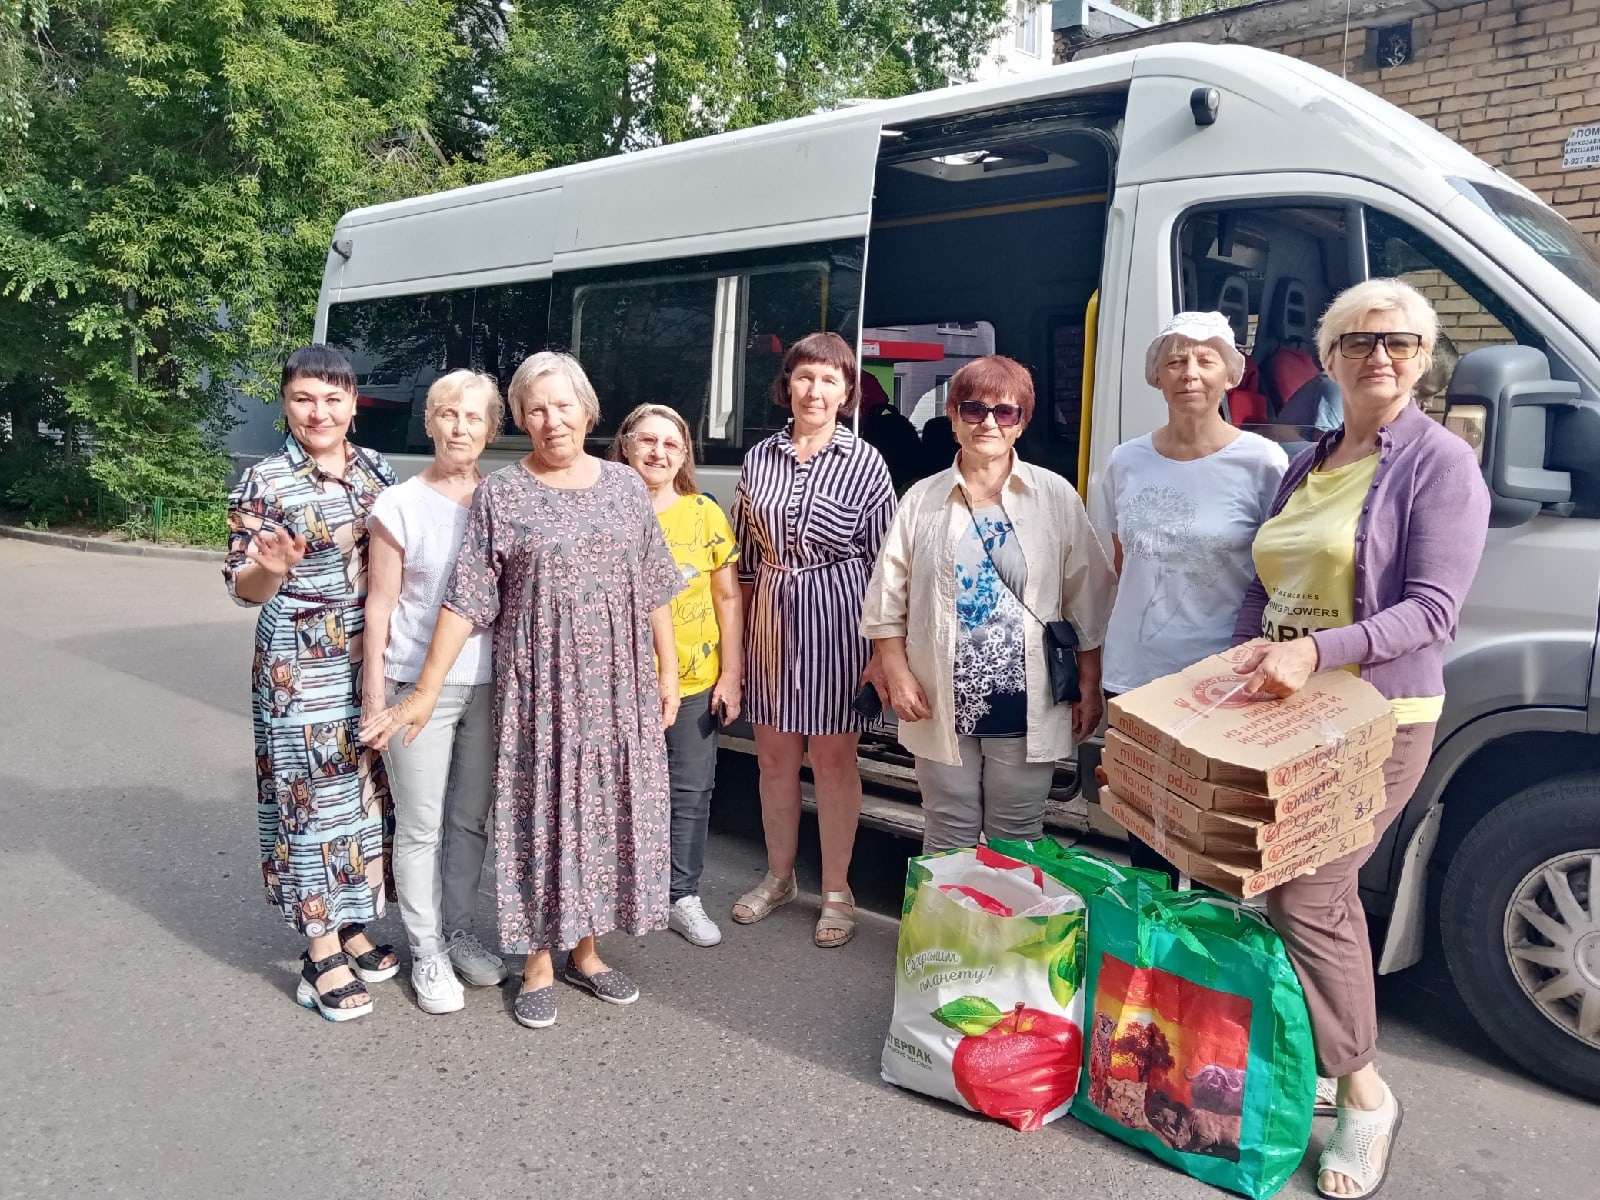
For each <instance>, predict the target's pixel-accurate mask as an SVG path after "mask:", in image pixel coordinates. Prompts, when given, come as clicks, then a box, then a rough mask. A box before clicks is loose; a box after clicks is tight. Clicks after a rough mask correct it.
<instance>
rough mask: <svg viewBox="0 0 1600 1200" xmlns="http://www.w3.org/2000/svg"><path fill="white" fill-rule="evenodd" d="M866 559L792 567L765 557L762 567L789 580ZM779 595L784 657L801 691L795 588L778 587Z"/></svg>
mask: <svg viewBox="0 0 1600 1200" xmlns="http://www.w3.org/2000/svg"><path fill="white" fill-rule="evenodd" d="M865 561H866V560H865V559H862V558H858V557H853V558H834V559H829V560H828V561H827V562H820V563H810V564H807V565H805V566H799V567H791V566H789V565H788V564H787V563H780V562H773V561H771V560H767V559H763V560H762V562H761V568H762V569H771V570H772V571H774V572H776V573H777V576H778V578H779V579H782V580H784V581H785V582H787V581H788V580H792V579H794V578H795V577H796V576H798V575H809V574H810V573H811V572H813V571H825V570H828V569H830V568H832V567H843V566H847V565H849V564H850V563H857V562H859V563H864V562H865ZM778 596H779V603H780V604H781V605H782V606H783V607H782V612H783V628H782V629H781V630H780V633H779V636H780V637H781V638H782V639H783V653H782V657H783V658H784V660H785V661H786V665H787V668H788V671H789V675H790V677H791V678H792V679H793V680H794V690H795V691H796V692H801V691H804V690H805V689H804V687H803V686H802V683H801V679H800V654H799V647H798V646H797V645H796V644H795V637H794V625H795V611H794V589H793V588H789V587H785V588H780V589H778Z"/></svg>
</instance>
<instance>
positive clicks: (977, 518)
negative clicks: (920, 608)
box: [954, 505, 1031, 737]
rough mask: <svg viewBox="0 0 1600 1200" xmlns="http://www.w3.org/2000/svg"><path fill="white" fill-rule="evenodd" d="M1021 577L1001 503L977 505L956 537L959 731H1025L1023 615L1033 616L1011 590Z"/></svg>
mask: <svg viewBox="0 0 1600 1200" xmlns="http://www.w3.org/2000/svg"><path fill="white" fill-rule="evenodd" d="M980 530H981V531H982V532H981V534H980V532H979V531H980ZM980 537H981V540H980ZM985 545H987V547H988V553H987V554H985V553H984V547H985ZM991 560H992V561H991ZM996 568H998V570H996ZM1027 583H1028V560H1027V559H1026V558H1024V557H1023V554H1022V547H1021V546H1019V545H1018V544H1017V539H1016V537H1015V536H1014V535H1013V532H1012V528H1011V522H1010V521H1009V520H1008V519H1007V517H1006V513H1005V510H1004V509H1003V508H1001V507H1000V506H999V505H994V506H993V507H990V508H980V509H977V510H976V511H975V512H974V513H973V514H972V521H970V522H969V523H968V528H967V533H966V536H965V537H963V538H961V539H960V540H959V541H958V542H957V543H956V662H955V673H954V674H955V691H956V696H955V699H956V710H955V715H956V732H957V733H959V734H960V735H961V736H962V737H1022V736H1023V735H1025V734H1026V733H1027V731H1028V673H1027V656H1028V650H1027V642H1026V640H1025V635H1026V632H1027V626H1026V624H1025V622H1026V621H1028V620H1030V619H1031V618H1029V616H1028V614H1027V613H1025V612H1024V611H1023V609H1022V604H1021V602H1020V601H1018V599H1017V597H1016V596H1015V595H1013V594H1012V593H1013V592H1017V593H1021V592H1022V591H1023V590H1024V589H1025V588H1026V587H1027ZM1007 584H1010V587H1007V586H1006V585H1007Z"/></svg>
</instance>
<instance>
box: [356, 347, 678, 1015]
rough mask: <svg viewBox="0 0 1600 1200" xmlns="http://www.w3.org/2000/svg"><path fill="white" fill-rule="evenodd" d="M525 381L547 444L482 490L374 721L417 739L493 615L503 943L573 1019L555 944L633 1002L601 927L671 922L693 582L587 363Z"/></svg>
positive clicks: (532, 424)
mask: <svg viewBox="0 0 1600 1200" xmlns="http://www.w3.org/2000/svg"><path fill="white" fill-rule="evenodd" d="M508 392H509V400H510V404H511V412H512V415H513V418H514V419H515V420H516V422H517V424H518V425H519V426H521V427H522V428H523V429H525V430H527V432H528V437H529V440H530V441H531V442H532V444H533V450H532V452H531V453H530V454H528V455H527V457H525V458H524V459H522V460H521V461H520V462H518V463H515V464H513V465H512V466H509V467H505V468H502V469H501V470H499V471H496V472H494V473H493V474H492V475H490V476H489V477H488V478H487V479H485V480H484V481H483V483H482V484H481V485H480V486H479V488H478V492H477V495H476V496H475V497H474V498H473V502H472V512H471V515H470V516H469V518H468V524H467V534H466V538H465V540H464V541H463V542H462V546H461V553H460V556H459V557H458V558H457V560H456V567H455V574H454V575H453V577H452V578H451V581H450V586H449V589H448V591H447V592H446V596H445V601H444V609H443V611H442V612H441V614H440V617H439V624H438V626H437V627H436V629H435V632H434V637H433V642H432V644H431V645H430V646H429V649H428V658H427V661H426V663H425V665H424V666H423V669H422V676H421V678H420V679H419V680H418V682H417V685H416V688H415V689H414V690H413V691H412V692H410V693H409V694H408V695H406V696H405V697H404V698H402V699H401V700H400V701H399V702H398V703H397V704H395V705H394V706H393V707H392V708H389V709H387V710H385V711H384V712H383V713H381V714H375V715H374V716H373V717H371V718H370V719H369V720H368V721H367V722H366V723H364V724H363V726H362V730H363V733H364V734H367V735H370V737H371V738H372V741H370V742H369V743H368V744H369V745H382V744H385V743H386V741H387V739H388V738H389V737H390V736H392V735H393V734H394V733H396V732H398V731H400V730H402V729H404V730H407V735H406V736H407V737H408V738H409V737H411V736H414V731H416V730H420V729H421V728H423V726H425V725H426V724H427V721H428V718H429V716H430V714H431V712H432V709H433V703H434V699H435V698H436V697H437V695H438V691H439V686H440V684H441V683H442V681H443V679H444V676H445V673H446V672H447V671H448V670H449V668H450V665H451V664H452V663H453V662H454V661H455V657H456V655H457V654H458V653H460V651H461V647H462V646H463V645H465V643H466V639H467V635H468V634H469V633H470V631H471V630H472V629H473V628H474V627H485V626H489V627H492V628H493V630H494V673H495V706H496V722H495V726H496V731H497V735H498V743H499V744H498V757H497V761H496V765H495V800H494V811H493V817H492V820H493V830H492V834H491V843H490V844H491V847H492V853H493V857H494V865H495V905H496V909H497V911H498V916H499V925H500V941H501V945H502V947H503V948H504V949H505V951H506V952H507V953H511V954H526V955H527V956H528V957H527V962H526V964H525V966H524V969H523V982H522V991H521V993H520V994H519V995H518V997H517V1000H516V1004H515V1006H514V1010H513V1011H514V1013H515V1015H516V1018H517V1020H518V1021H520V1022H521V1023H522V1024H524V1025H527V1026H530V1027H533V1028H539V1027H542V1026H546V1025H550V1024H552V1023H554V1021H555V1019H556V1001H555V968H554V964H553V962H552V960H551V951H552V950H553V949H558V948H559V949H570V950H571V953H570V954H569V955H568V957H567V961H566V965H565V968H564V970H563V973H562V977H563V979H565V981H566V982H568V983H570V984H573V985H575V986H577V987H580V988H582V989H584V990H586V991H588V992H590V993H592V994H593V995H595V996H597V997H599V998H600V999H601V1000H605V1001H607V1002H609V1003H612V1004H631V1003H632V1002H633V1001H634V1000H636V999H637V998H638V996H639V989H638V988H637V987H636V986H635V985H634V984H633V982H632V981H631V980H629V979H628V978H627V977H626V976H624V975H623V974H622V972H620V971H617V970H614V969H612V968H610V967H608V966H607V965H606V964H605V963H604V962H603V961H602V960H601V958H600V955H599V952H598V948H597V946H596V944H595V939H596V938H597V937H598V936H599V935H600V934H603V933H606V932H609V931H610V930H613V929H624V930H626V931H627V932H629V933H633V934H642V933H648V932H650V931H652V930H657V929H665V928H666V927H667V876H668V866H669V863H670V844H669V839H668V828H669V805H668V796H667V756H666V743H665V741H664V739H663V729H664V726H665V725H670V724H671V723H672V721H673V719H674V718H675V716H676V713H677V708H678V656H677V649H676V642H675V640H674V636H673V629H672V618H671V612H670V609H669V608H668V602H669V601H671V599H672V598H673V597H674V596H675V595H677V593H678V592H679V591H680V590H681V589H682V587H683V578H682V576H681V574H680V573H679V571H678V568H677V567H676V565H674V563H673V560H672V555H671V553H670V552H669V551H668V550H667V545H666V541H665V539H664V538H663V536H662V533H661V526H660V523H659V522H658V521H657V520H656V516H655V512H654V510H653V509H652V508H651V505H650V498H649V495H648V494H647V493H646V491H645V488H644V484H643V483H642V482H641V481H640V479H639V477H638V475H637V474H635V473H634V472H633V471H632V470H631V469H629V468H628V467H626V466H624V465H622V464H620V463H608V462H602V461H601V460H600V459H597V458H594V457H592V456H591V455H589V454H588V453H586V452H585V450H584V438H585V436H586V435H587V434H588V433H589V432H590V431H591V430H593V428H594V426H595V424H596V423H597V422H598V420H599V416H600V404H599V400H598V399H597V398H596V397H595V394H594V388H593V386H592V385H591V384H590V383H589V380H588V377H587V376H586V375H585V374H584V372H583V368H582V367H581V366H579V365H578V362H577V360H576V359H573V358H571V357H569V356H568V355H565V354H554V353H548V352H546V353H541V354H536V355H534V356H533V357H532V358H530V359H528V360H527V361H526V362H524V363H523V364H522V366H521V367H519V368H518V369H517V373H516V375H515V376H514V377H513V378H512V380H511V386H510V388H509V389H508Z"/></svg>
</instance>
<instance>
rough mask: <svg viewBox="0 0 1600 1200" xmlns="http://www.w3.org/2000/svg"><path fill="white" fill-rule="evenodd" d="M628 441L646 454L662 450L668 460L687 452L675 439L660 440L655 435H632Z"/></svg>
mask: <svg viewBox="0 0 1600 1200" xmlns="http://www.w3.org/2000/svg"><path fill="white" fill-rule="evenodd" d="M628 440H629V441H630V442H632V443H633V444H634V445H635V446H637V447H638V448H639V449H640V450H643V451H645V452H646V453H649V452H650V451H651V450H660V451H661V452H662V453H663V454H665V455H666V456H667V457H668V458H677V457H678V455H680V454H682V453H683V452H684V450H685V447H684V444H683V443H682V442H680V441H676V440H675V439H673V438H658V437H656V435H655V434H653V433H630V434H629V435H628Z"/></svg>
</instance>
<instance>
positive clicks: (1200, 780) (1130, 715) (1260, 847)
mask: <svg viewBox="0 0 1600 1200" xmlns="http://www.w3.org/2000/svg"><path fill="white" fill-rule="evenodd" d="M1263 644H1264V643H1260V642H1254V643H1249V644H1246V645H1243V646H1236V647H1234V648H1233V649H1232V650H1228V651H1225V652H1224V653H1222V654H1217V655H1213V656H1212V657H1210V658H1207V659H1202V660H1201V661H1200V662H1198V663H1196V664H1195V665H1194V666H1192V667H1189V668H1187V669H1186V670H1184V671H1180V672H1179V673H1178V674H1176V675H1168V676H1166V677H1164V678H1161V679H1157V680H1155V681H1154V682H1153V683H1149V684H1146V685H1145V686H1144V687H1142V688H1137V689H1135V690H1134V691H1131V692H1126V693H1124V694H1123V695H1121V696H1119V697H1117V698H1116V699H1115V700H1113V701H1111V705H1110V726H1111V728H1110V730H1109V732H1108V733H1107V734H1106V750H1105V756H1104V759H1103V770H1104V776H1103V779H1104V785H1105V786H1103V787H1102V788H1101V791H1100V804H1101V807H1102V809H1103V810H1104V811H1105V813H1106V815H1107V816H1109V817H1111V818H1112V819H1113V820H1115V821H1116V822H1118V823H1119V824H1120V825H1122V826H1123V827H1124V828H1125V829H1127V830H1128V831H1129V832H1130V833H1132V834H1134V835H1136V836H1137V837H1139V838H1142V839H1143V840H1144V841H1145V842H1147V843H1149V844H1150V845H1151V846H1153V847H1154V848H1155V849H1156V850H1158V851H1159V852H1160V853H1161V854H1162V855H1163V856H1165V857H1166V859H1167V860H1168V861H1169V862H1171V863H1172V865H1173V866H1175V867H1177V868H1178V870H1179V871H1181V872H1182V873H1183V874H1185V875H1187V876H1188V877H1189V878H1190V879H1192V880H1194V881H1195V882H1196V883H1201V884H1205V885H1206V886H1208V887H1213V888H1216V889H1217V890H1218V891H1222V892H1226V893H1228V894H1229V895H1232V896H1238V897H1240V898H1247V897H1250V896H1256V895H1259V894H1261V893H1262V892H1265V891H1266V890H1268V889H1269V888H1272V887H1276V886H1277V885H1278V884H1280V883H1283V882H1284V881H1285V880H1288V879H1293V878H1294V877H1295V876H1297V875H1304V874H1307V873H1308V872H1311V871H1314V870H1316V868H1317V867H1318V866H1320V865H1321V864H1323V863H1326V862H1332V861H1333V860H1334V859H1336V858H1341V857H1343V856H1344V855H1346V854H1349V853H1350V852H1351V851H1352V850H1358V849H1360V848H1361V847H1363V846H1366V845H1369V844H1371V842H1372V840H1373V836H1374V825H1373V823H1374V821H1375V819H1376V818H1377V816H1378V814H1379V813H1380V812H1381V811H1382V810H1383V806H1384V787H1383V763H1384V760H1385V759H1386V758H1388V757H1389V751H1390V748H1391V746H1392V745H1393V742H1394V732H1395V720H1394V712H1393V709H1392V708H1391V707H1390V705H1389V702H1388V701H1387V700H1385V699H1384V698H1383V696H1382V695H1380V694H1379V693H1378V691H1377V689H1375V688H1374V687H1373V686H1372V685H1371V684H1369V683H1367V682H1366V681H1365V680H1363V679H1361V678H1359V677H1358V676H1356V675H1353V674H1351V673H1350V672H1348V671H1322V672H1319V673H1317V674H1315V675H1313V676H1312V677H1311V679H1310V681H1309V682H1308V683H1307V684H1306V686H1305V687H1304V688H1302V689H1301V690H1300V691H1299V692H1298V693H1296V694H1295V695H1294V696H1291V697H1289V698H1288V699H1286V700H1266V699H1262V698H1260V697H1253V696H1250V695H1248V694H1246V693H1245V692H1244V690H1243V687H1242V684H1243V682H1244V678H1243V676H1241V675H1240V674H1239V672H1238V670H1237V668H1238V667H1239V665H1240V664H1241V663H1243V662H1244V661H1245V660H1246V659H1247V658H1249V657H1250V655H1251V653H1252V652H1253V651H1254V650H1255V649H1257V648H1258V647H1259V646H1261V645H1263Z"/></svg>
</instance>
